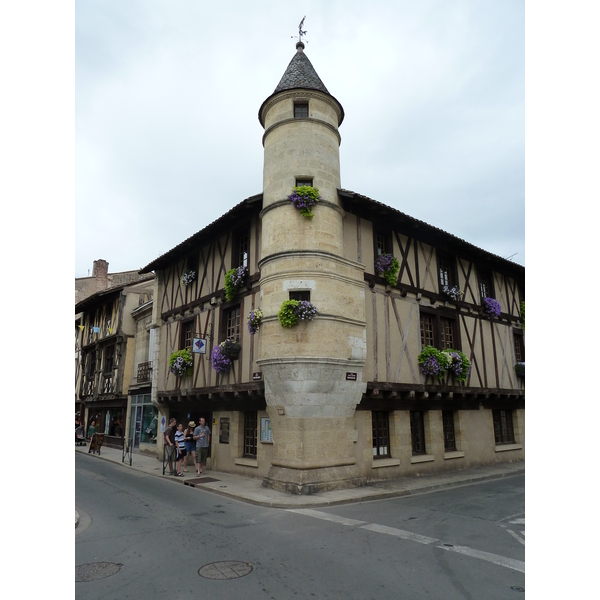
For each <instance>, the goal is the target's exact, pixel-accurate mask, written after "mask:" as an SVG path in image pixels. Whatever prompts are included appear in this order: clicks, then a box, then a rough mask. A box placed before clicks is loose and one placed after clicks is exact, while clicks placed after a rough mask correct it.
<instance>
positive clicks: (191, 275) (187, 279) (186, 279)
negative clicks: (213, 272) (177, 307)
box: [181, 270, 196, 285]
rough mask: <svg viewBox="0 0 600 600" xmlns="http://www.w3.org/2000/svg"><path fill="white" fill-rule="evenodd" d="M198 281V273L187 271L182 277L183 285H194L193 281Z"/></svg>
mask: <svg viewBox="0 0 600 600" xmlns="http://www.w3.org/2000/svg"><path fill="white" fill-rule="evenodd" d="M195 280H196V271H192V270H190V271H186V272H185V273H184V274H183V275H182V276H181V285H188V284H190V283H192V281H195Z"/></svg>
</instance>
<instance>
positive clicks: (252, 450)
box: [244, 411, 257, 458]
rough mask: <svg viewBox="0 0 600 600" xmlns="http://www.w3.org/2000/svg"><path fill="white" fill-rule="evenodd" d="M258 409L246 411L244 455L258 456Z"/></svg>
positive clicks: (248, 456)
mask: <svg viewBox="0 0 600 600" xmlns="http://www.w3.org/2000/svg"><path fill="white" fill-rule="evenodd" d="M256 421H257V417H256V411H248V412H246V413H244V457H246V458H256V445H257V431H256Z"/></svg>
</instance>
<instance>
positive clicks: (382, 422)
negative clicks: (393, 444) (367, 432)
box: [371, 411, 390, 457]
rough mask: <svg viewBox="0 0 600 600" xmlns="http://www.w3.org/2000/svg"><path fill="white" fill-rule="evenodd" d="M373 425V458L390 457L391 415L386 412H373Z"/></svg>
mask: <svg viewBox="0 0 600 600" xmlns="http://www.w3.org/2000/svg"><path fill="white" fill-rule="evenodd" d="M371 417H372V424H373V456H376V457H388V456H390V450H389V446H390V433H389V432H390V427H389V413H387V412H385V411H373V412H372V413H371Z"/></svg>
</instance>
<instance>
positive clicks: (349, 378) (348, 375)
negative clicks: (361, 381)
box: [346, 373, 356, 381]
mask: <svg viewBox="0 0 600 600" xmlns="http://www.w3.org/2000/svg"><path fill="white" fill-rule="evenodd" d="M346 381H356V373H346Z"/></svg>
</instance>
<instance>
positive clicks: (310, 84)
mask: <svg viewBox="0 0 600 600" xmlns="http://www.w3.org/2000/svg"><path fill="white" fill-rule="evenodd" d="M297 89H305V90H317V91H319V92H323V93H324V94H327V95H328V96H330V97H331V98H333V99H334V100H335V101H336V102H337V104H338V105H339V107H340V110H341V117H340V121H339V123H338V126H339V125H341V123H342V121H343V120H344V108H343V107H342V105H341V104H340V103H339V101H338V100H337V99H336V98H334V97H333V96H332V95H331V94H330V93H329V90H328V89H327V88H326V87H325V84H324V83H323V82H322V81H321V78H320V77H319V76H318V75H317V72H316V71H315V68H314V67H313V66H312V63H311V62H310V60H308V57H307V56H306V54H304V44H303V43H302V42H298V43H297V44H296V54H295V55H294V57H293V58H292V60H291V61H290V64H289V65H288V67H287V69H286V70H285V73H284V74H283V77H282V78H281V80H280V81H279V83H278V84H277V87H276V88H275V91H274V92H273V93H272V94H271V95H270V96H269V97H268V98H267V99H266V100H265V101H264V102H263V103H262V105H261V107H260V109H259V111H258V120H259V121H260V124H261V125H262V126H263V127H264V125H265V124H264V122H263V115H262V110H263V107H264V106H265V104H266V103H267V102H268V101H269V100H270V99H271V98H272V97H273V96H275V94H279V92H284V91H286V90H297Z"/></svg>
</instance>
